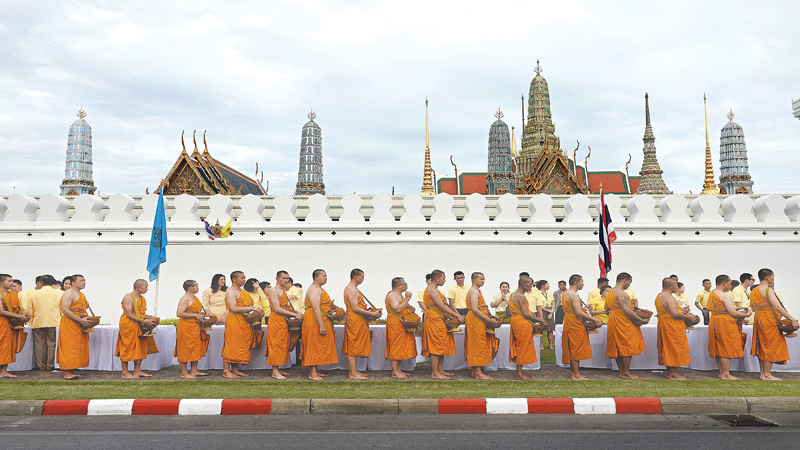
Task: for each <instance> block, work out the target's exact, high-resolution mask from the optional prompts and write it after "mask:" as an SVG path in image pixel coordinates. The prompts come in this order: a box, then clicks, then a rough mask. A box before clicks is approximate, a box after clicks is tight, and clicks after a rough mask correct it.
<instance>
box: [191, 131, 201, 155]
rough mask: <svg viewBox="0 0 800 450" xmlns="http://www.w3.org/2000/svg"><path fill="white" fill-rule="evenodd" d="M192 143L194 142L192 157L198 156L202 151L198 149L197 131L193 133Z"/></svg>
mask: <svg viewBox="0 0 800 450" xmlns="http://www.w3.org/2000/svg"><path fill="white" fill-rule="evenodd" d="M192 142H194V152H192V155H197V154H199V153H200V150H198V149H197V130H194V132H192Z"/></svg>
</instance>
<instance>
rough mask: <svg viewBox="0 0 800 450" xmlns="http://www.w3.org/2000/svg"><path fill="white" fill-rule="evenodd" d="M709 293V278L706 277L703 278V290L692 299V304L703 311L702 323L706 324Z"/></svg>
mask: <svg viewBox="0 0 800 450" xmlns="http://www.w3.org/2000/svg"><path fill="white" fill-rule="evenodd" d="M710 295H711V280H709V279H708V278H706V279H705V280H703V290H702V291H700V293H699V294H697V297H696V298H695V299H694V306H695V307H697V309H699V310H700V311H701V312H702V313H703V325H708V319H709V315H710V313H709V311H708V297H709V296H710Z"/></svg>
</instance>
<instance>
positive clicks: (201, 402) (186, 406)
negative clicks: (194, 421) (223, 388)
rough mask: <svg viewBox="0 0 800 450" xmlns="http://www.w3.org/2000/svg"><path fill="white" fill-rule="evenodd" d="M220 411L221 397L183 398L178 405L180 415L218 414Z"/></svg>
mask: <svg viewBox="0 0 800 450" xmlns="http://www.w3.org/2000/svg"><path fill="white" fill-rule="evenodd" d="M220 412H222V399H221V398H215V399H214V398H208V399H207V398H185V399H183V400H181V402H180V404H179V405H178V415H180V416H218V415H219V414H220Z"/></svg>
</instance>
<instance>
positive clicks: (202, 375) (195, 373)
mask: <svg viewBox="0 0 800 450" xmlns="http://www.w3.org/2000/svg"><path fill="white" fill-rule="evenodd" d="M192 375H194V376H196V377H206V376H208V374H207V373H205V372H192Z"/></svg>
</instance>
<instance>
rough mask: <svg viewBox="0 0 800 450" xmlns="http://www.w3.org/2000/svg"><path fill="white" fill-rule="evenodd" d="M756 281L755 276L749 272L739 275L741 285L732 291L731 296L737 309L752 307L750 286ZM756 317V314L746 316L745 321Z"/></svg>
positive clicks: (748, 321) (747, 321)
mask: <svg viewBox="0 0 800 450" xmlns="http://www.w3.org/2000/svg"><path fill="white" fill-rule="evenodd" d="M755 282H756V279H755V277H753V275H752V274H749V273H747V272H745V273H743V274H741V275H740V276H739V285H738V286H736V287H735V288H734V289H733V290H732V291H731V298H733V304H734V306H736V308H737V309H739V308H747V309H749V308H750V288H751V287H752V286H753V284H755ZM754 319H755V316H750V317H748V318H746V319H745V320H744V322H745V323H750V321H751V320H754Z"/></svg>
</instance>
